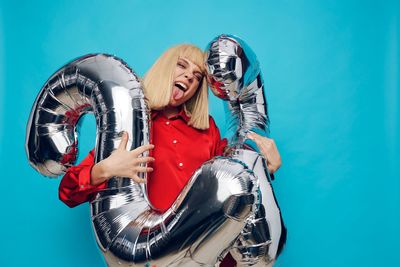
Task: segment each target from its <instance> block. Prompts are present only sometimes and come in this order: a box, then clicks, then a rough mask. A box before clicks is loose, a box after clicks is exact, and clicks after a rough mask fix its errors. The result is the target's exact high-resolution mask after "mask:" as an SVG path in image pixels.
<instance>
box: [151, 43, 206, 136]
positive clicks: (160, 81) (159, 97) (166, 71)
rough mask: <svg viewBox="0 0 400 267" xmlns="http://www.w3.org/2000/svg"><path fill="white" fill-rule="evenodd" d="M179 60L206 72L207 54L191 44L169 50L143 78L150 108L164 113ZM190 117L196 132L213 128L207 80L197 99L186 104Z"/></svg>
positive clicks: (201, 86)
mask: <svg viewBox="0 0 400 267" xmlns="http://www.w3.org/2000/svg"><path fill="white" fill-rule="evenodd" d="M179 58H186V59H188V60H190V61H191V62H193V63H194V64H196V65H197V66H198V67H199V68H200V69H201V71H202V73H203V74H204V73H205V69H204V53H203V51H202V50H201V49H200V48H198V47H196V46H194V45H190V44H182V45H178V46H174V47H172V48H170V49H168V50H167V51H165V52H164V53H163V54H162V55H161V56H160V57H159V58H158V60H157V61H156V62H155V63H154V65H153V66H152V67H151V68H150V70H149V71H148V72H147V73H146V75H145V76H144V78H143V86H144V94H145V96H146V98H147V101H148V105H149V108H150V109H154V110H162V109H163V108H165V107H166V106H167V105H168V103H169V101H170V99H171V95H172V88H173V82H174V73H175V68H176V64H177V63H178V60H179ZM183 108H184V110H185V112H186V115H188V116H189V117H190V120H189V122H188V124H189V125H191V126H192V127H194V128H196V129H200V130H204V129H208V128H209V118H208V91H207V82H206V80H205V78H204V75H203V79H202V80H201V81H200V83H199V88H198V89H197V91H196V93H195V94H194V96H193V97H192V98H191V99H189V100H188V101H186V102H185V103H184V104H183Z"/></svg>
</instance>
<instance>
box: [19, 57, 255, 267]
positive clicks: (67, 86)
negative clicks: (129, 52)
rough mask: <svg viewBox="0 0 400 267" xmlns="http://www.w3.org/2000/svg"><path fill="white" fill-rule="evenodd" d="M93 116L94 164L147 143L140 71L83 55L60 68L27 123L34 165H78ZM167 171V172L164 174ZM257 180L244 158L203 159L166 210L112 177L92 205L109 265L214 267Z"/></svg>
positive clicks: (52, 170) (245, 215)
mask: <svg viewBox="0 0 400 267" xmlns="http://www.w3.org/2000/svg"><path fill="white" fill-rule="evenodd" d="M88 112H91V113H94V115H95V117H96V123H97V136H96V160H95V161H96V162H98V161H100V160H102V159H104V158H106V157H108V156H109V155H110V154H111V152H112V151H113V150H114V149H115V148H117V147H118V145H119V142H120V134H121V132H122V131H127V132H128V133H129V137H130V138H131V139H130V140H129V142H128V147H127V149H129V150H131V149H134V148H136V147H138V146H140V145H143V144H147V143H148V140H149V114H148V110H147V108H146V105H145V101H144V96H143V92H142V90H141V86H140V83H139V80H138V78H137V76H136V75H135V74H134V73H133V71H132V70H131V69H130V68H129V67H128V66H127V65H126V64H125V63H124V62H123V61H122V60H120V59H117V58H115V57H113V56H109V55H103V54H98V55H88V56H85V57H82V58H79V59H77V60H75V61H73V62H71V63H69V64H67V65H66V66H64V67H63V68H61V69H60V70H59V71H57V72H56V73H55V74H54V75H52V76H51V77H50V79H49V80H48V81H47V82H46V84H45V85H44V87H43V88H42V90H41V91H40V93H39V95H38V97H37V99H36V101H35V103H34V106H33V108H32V112H31V116H30V119H29V122H28V126H27V138H26V152H27V155H28V159H29V162H30V163H31V165H32V166H33V167H34V168H35V169H37V170H38V171H39V172H41V173H42V174H44V175H47V176H57V175H60V174H62V173H63V172H65V171H66V169H67V168H68V167H70V166H72V165H73V164H74V163H75V160H76V155H77V140H78V136H77V128H76V127H77V122H78V120H79V118H80V117H81V116H82V115H83V114H85V113H88ZM166 175H168V174H166ZM257 191H258V181H257V179H256V178H255V177H254V173H253V172H252V171H251V170H250V169H249V168H248V167H247V166H246V165H245V164H243V163H242V162H240V161H238V160H235V159H231V158H223V157H219V158H215V159H212V160H210V161H208V162H206V163H204V164H203V165H202V166H201V168H199V169H198V170H197V171H196V172H195V173H194V175H193V176H192V177H191V179H190V181H189V182H188V184H187V185H186V186H185V188H184V189H183V191H182V192H181V194H180V195H179V197H178V198H177V200H176V201H175V202H174V204H173V206H172V207H171V208H170V209H169V210H167V211H166V212H164V213H159V212H157V211H155V210H153V209H152V208H151V207H150V205H149V204H148V201H147V198H146V190H145V188H144V187H141V186H139V185H138V184H136V183H135V182H133V181H132V180H131V179H128V178H121V177H113V178H111V179H110V180H109V181H108V184H107V188H106V189H104V190H101V191H99V192H98V193H97V195H96V197H95V199H94V200H93V201H92V202H91V215H92V222H93V229H94V231H95V234H96V239H97V242H98V245H99V247H100V249H101V250H102V252H103V255H104V257H105V260H106V262H107V264H108V266H213V265H215V264H216V262H217V261H218V260H220V259H221V258H222V257H223V256H224V255H225V254H226V253H227V249H229V248H230V247H231V245H232V244H233V242H234V241H235V240H236V239H237V236H238V235H239V234H240V233H241V231H242V230H243V228H244V226H245V225H246V222H247V221H248V219H249V217H250V216H252V215H253V213H254V211H255V210H256V207H255V205H256V198H257Z"/></svg>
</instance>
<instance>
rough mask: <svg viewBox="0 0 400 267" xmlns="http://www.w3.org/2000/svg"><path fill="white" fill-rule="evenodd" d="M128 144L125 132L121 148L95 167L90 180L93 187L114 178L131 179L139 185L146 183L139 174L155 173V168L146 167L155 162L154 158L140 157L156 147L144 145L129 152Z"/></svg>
mask: <svg viewBox="0 0 400 267" xmlns="http://www.w3.org/2000/svg"><path fill="white" fill-rule="evenodd" d="M127 143H128V133H126V132H124V133H123V135H122V140H121V143H120V144H119V147H118V148H117V149H116V150H115V151H114V152H113V153H112V154H111V155H110V156H109V157H108V158H106V159H104V160H102V161H100V162H98V163H97V164H96V165H94V166H93V168H92V172H91V179H90V183H91V184H92V185H98V184H101V183H103V182H105V181H107V180H108V179H110V178H111V177H114V176H117V177H129V178H131V179H132V180H134V181H135V182H137V183H144V182H145V181H144V179H141V178H140V177H139V176H138V173H140V172H151V171H153V168H150V167H144V165H145V164H147V163H149V162H152V161H154V158H153V157H140V155H141V154H142V153H144V152H146V151H148V150H150V149H153V148H154V145H144V146H140V147H138V148H136V149H134V150H132V151H127V150H126V144H127Z"/></svg>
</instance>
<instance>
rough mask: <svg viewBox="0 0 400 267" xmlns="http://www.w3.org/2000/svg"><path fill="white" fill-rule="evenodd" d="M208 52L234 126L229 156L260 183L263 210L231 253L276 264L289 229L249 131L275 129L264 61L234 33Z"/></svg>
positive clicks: (244, 262)
mask: <svg viewBox="0 0 400 267" xmlns="http://www.w3.org/2000/svg"><path fill="white" fill-rule="evenodd" d="M206 52H207V59H206V65H207V72H208V73H207V80H208V82H209V85H210V88H211V90H212V91H213V93H214V94H215V95H216V96H218V97H219V98H221V99H223V100H225V101H226V102H225V103H226V110H227V111H228V113H227V117H228V120H229V121H230V124H231V128H232V136H230V144H229V146H230V147H231V148H230V149H229V150H228V153H227V154H226V155H225V156H227V157H230V158H234V159H237V160H238V161H240V162H243V163H244V164H246V165H247V166H249V169H251V170H252V171H253V172H254V174H255V176H256V177H257V179H258V180H259V183H260V192H259V198H258V202H257V209H256V211H255V213H254V214H253V215H252V216H251V217H249V218H248V220H247V224H246V226H245V228H244V229H243V231H242V232H241V234H240V236H239V238H238V239H237V240H236V242H235V244H234V246H233V248H232V250H231V251H230V252H231V254H232V255H233V257H234V258H235V259H236V261H237V262H238V265H239V266H267V265H272V264H273V262H274V260H275V259H276V258H277V256H278V255H279V253H280V252H281V250H282V248H283V245H284V243H285V241H286V228H285V226H284V224H283V220H282V217H281V212H280V209H279V206H278V203H277V201H276V198H275V196H274V192H273V189H272V185H271V177H270V175H269V173H268V169H267V167H266V162H265V160H264V158H263V157H262V155H260V154H259V153H258V152H257V151H258V148H257V146H256V145H255V144H254V143H253V142H251V141H249V140H246V134H247V133H248V132H249V131H254V132H257V133H259V134H261V135H264V136H268V134H269V118H268V112H267V102H266V99H265V96H264V92H263V89H264V83H263V79H262V76H261V72H260V67H259V63H258V61H257V58H256V56H255V54H254V52H253V51H252V50H251V48H250V47H249V46H248V45H247V44H246V43H245V42H244V41H243V40H241V39H240V38H238V37H236V36H232V35H220V36H218V37H217V38H215V39H214V40H213V41H211V42H210V43H209V44H208V46H207V49H206Z"/></svg>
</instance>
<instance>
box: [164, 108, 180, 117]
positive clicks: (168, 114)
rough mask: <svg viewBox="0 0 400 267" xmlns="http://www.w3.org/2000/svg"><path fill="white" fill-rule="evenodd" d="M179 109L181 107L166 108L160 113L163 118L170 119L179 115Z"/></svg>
mask: <svg viewBox="0 0 400 267" xmlns="http://www.w3.org/2000/svg"><path fill="white" fill-rule="evenodd" d="M180 109H181V107H171V106H167V107H165V108H164V109H163V111H162V113H163V114H164V116H165V117H167V118H171V117H173V116H176V115H177V114H178V113H179V111H180Z"/></svg>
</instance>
